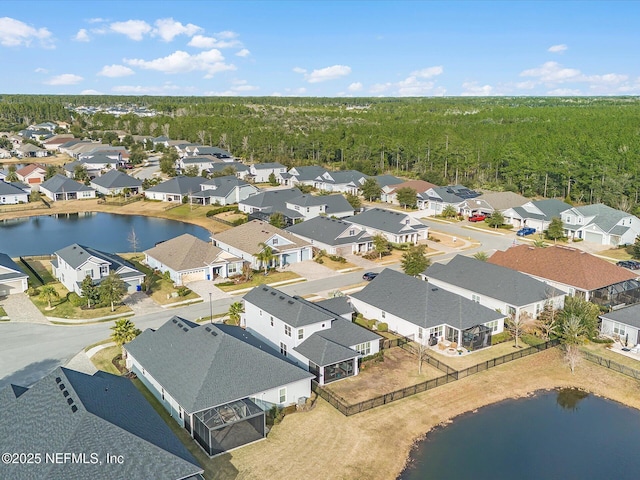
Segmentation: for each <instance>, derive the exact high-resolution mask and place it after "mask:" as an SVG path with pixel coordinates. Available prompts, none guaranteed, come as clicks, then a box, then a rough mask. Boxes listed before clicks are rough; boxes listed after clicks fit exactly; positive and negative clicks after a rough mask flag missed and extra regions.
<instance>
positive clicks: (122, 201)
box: [98, 195, 144, 207]
mask: <svg viewBox="0 0 640 480" xmlns="http://www.w3.org/2000/svg"><path fill="white" fill-rule="evenodd" d="M143 199H144V197H143V196H142V195H136V196H133V197H128V198H109V197H104V198H101V199H100V200H98V203H101V204H103V205H115V206H116V207H124V206H125V205H129V204H130V203H135V202H139V201H141V200H143Z"/></svg>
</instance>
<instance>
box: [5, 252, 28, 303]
mask: <svg viewBox="0 0 640 480" xmlns="http://www.w3.org/2000/svg"><path fill="white" fill-rule="evenodd" d="M28 279H29V275H27V274H26V273H24V272H23V271H22V270H20V267H19V266H18V265H17V264H16V262H14V261H13V260H11V257H10V256H9V255H7V254H6V253H0V297H4V296H6V295H11V294H13V293H22V292H24V291H26V290H27V288H29V285H28V284H27V280H28Z"/></svg>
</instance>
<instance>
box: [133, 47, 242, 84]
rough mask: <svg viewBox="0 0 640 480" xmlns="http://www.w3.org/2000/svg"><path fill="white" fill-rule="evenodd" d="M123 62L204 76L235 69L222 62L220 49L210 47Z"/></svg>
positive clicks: (145, 67) (150, 68) (147, 68)
mask: <svg viewBox="0 0 640 480" xmlns="http://www.w3.org/2000/svg"><path fill="white" fill-rule="evenodd" d="M124 63H126V64H128V65H131V66H133V67H140V68H144V69H146V70H156V71H159V72H163V73H187V72H194V71H202V72H205V74H206V75H205V78H211V77H213V75H215V74H216V73H219V72H223V71H225V70H235V69H236V67H235V65H233V64H228V63H224V56H222V53H220V50H216V49H212V50H207V51H205V52H201V53H198V54H197V55H190V54H189V53H187V52H183V51H181V50H177V51H175V52H173V53H172V54H171V55H168V56H166V57H161V58H156V59H154V60H142V59H136V58H132V59H126V58H125V59H124Z"/></svg>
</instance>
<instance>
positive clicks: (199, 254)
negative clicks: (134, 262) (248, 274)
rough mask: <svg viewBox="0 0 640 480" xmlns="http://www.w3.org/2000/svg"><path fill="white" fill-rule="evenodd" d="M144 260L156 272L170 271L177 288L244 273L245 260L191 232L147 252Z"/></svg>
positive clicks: (159, 244)
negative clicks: (195, 282)
mask: <svg viewBox="0 0 640 480" xmlns="http://www.w3.org/2000/svg"><path fill="white" fill-rule="evenodd" d="M144 257H145V258H144V263H146V264H147V265H148V266H149V267H151V268H152V269H154V270H160V271H161V272H162V273H165V272H169V276H170V278H171V280H172V281H173V282H174V283H175V284H176V285H184V284H185V283H187V282H192V281H195V280H215V279H216V278H218V277H222V278H227V277H231V276H233V275H239V274H241V273H242V264H243V261H242V260H241V259H239V258H237V257H234V256H233V255H231V254H230V253H229V252H225V251H224V250H221V249H220V248H218V247H216V246H214V245H212V244H210V243H207V242H205V241H203V240H200V239H199V238H197V237H194V236H193V235H190V234H188V233H185V234H184V235H180V236H179V237H175V238H172V239H171V240H167V241H165V242H161V243H158V244H157V245H156V246H155V247H153V248H150V249H149V250H145V252H144Z"/></svg>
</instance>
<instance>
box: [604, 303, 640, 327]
mask: <svg viewBox="0 0 640 480" xmlns="http://www.w3.org/2000/svg"><path fill="white" fill-rule="evenodd" d="M600 318H606V319H607V320H612V321H614V322H619V323H624V324H625V325H631V326H632V327H636V328H640V303H636V304H635V305H631V306H629V307H624V308H620V309H618V310H614V311H613V312H609V313H603V314H602V315H600Z"/></svg>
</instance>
